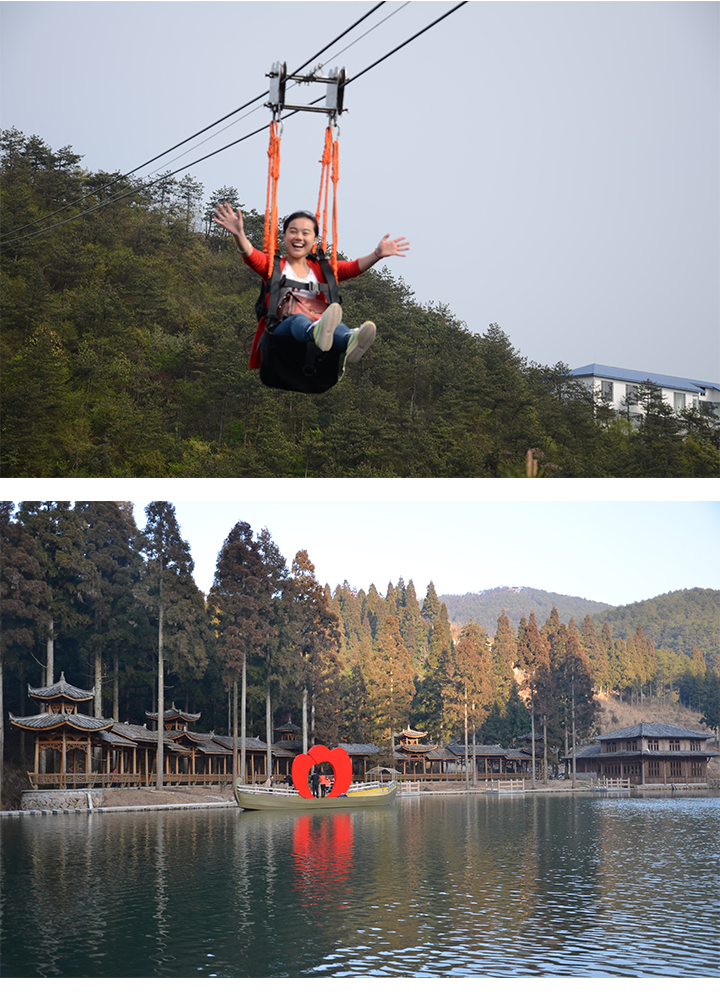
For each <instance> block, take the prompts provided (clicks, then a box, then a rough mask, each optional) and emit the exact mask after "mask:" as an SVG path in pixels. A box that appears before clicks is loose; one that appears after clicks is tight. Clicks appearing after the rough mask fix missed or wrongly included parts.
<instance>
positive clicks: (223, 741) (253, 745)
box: [213, 735, 267, 752]
mask: <svg viewBox="0 0 720 998" xmlns="http://www.w3.org/2000/svg"><path fill="white" fill-rule="evenodd" d="M213 740H214V741H216V742H218V744H219V745H225V746H226V747H227V748H229V749H231V750H232V744H233V739H232V735H213ZM238 748H242V739H241V738H240V736H238ZM245 748H246V749H250V750H251V751H253V752H264V751H265V750H266V749H267V744H266V743H265V742H264V741H262V740H261V739H260V738H246V739H245Z"/></svg>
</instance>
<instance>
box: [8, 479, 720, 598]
mask: <svg viewBox="0 0 720 998" xmlns="http://www.w3.org/2000/svg"><path fill="white" fill-rule="evenodd" d="M13 485H15V483H13ZM207 487H208V488H211V487H212V483H208V486H207ZM358 488H359V487H358V486H357V485H355V484H353V485H352V486H351V487H350V488H347V487H346V488H342V489H339V490H337V491H334V490H333V486H332V484H330V485H329V486H328V488H327V489H323V490H320V489H315V490H314V493H313V494H311V493H304V494H303V493H302V492H297V491H293V489H294V483H285V482H274V483H265V485H264V486H263V488H262V489H261V490H256V491H255V493H254V494H253V492H251V491H250V490H246V489H245V485H244V483H240V484H239V485H238V486H237V487H236V491H237V492H240V491H247V494H248V496H251V495H252V496H253V498H247V499H243V498H239V499H226V500H209V499H179V500H178V499H173V495H179V494H182V491H181V489H179V487H178V485H177V484H176V483H158V487H157V488H153V487H152V486H148V485H147V484H145V483H137V482H136V483H125V484H123V483H121V482H114V483H112V484H109V483H108V484H107V485H105V486H103V487H99V486H97V485H95V486H93V485H91V484H90V483H85V484H84V485H78V484H77V483H75V484H74V485H73V483H65V484H64V486H63V487H62V488H61V489H60V490H56V489H54V490H47V489H42V488H38V487H35V488H33V487H30V488H29V489H26V490H23V491H22V492H18V491H17V488H16V487H14V488H13V492H14V498H15V501H16V502H17V501H20V500H21V499H34V498H42V497H47V495H48V494H52V495H53V496H55V497H56V498H68V499H70V498H72V499H73V500H75V499H89V498H97V499H100V498H105V499H109V498H115V499H126V500H130V501H132V502H134V503H135V515H136V521H137V523H138V525H139V526H141V527H142V526H143V525H144V523H145V516H144V510H145V507H146V506H147V504H148V503H149V502H152V501H153V500H160V499H166V500H168V501H170V502H173V504H174V505H175V509H176V515H177V519H178V523H179V524H180V530H181V534H182V536H183V538H184V540H186V541H187V542H188V543H189V545H190V548H191V552H192V556H193V559H194V561H195V580H196V582H197V584H198V586H199V587H200V588H201V589H202V590H203V591H204V592H205V593H207V592H208V590H209V588H210V586H211V585H212V580H213V575H214V571H215V564H216V561H217V555H218V552H219V551H220V548H221V547H222V544H223V542H224V540H225V538H226V537H227V535H228V534H229V532H230V530H231V529H232V527H233V526H234V525H235V523H237V522H238V521H239V520H243V521H245V522H247V523H249V524H250V526H251V527H252V529H253V532H254V533H255V534H256V535H257V534H259V533H260V531H261V530H262V529H263V527H267V528H268V529H269V531H270V533H271V534H272V537H273V540H274V541H275V543H276V544H277V545H278V547H279V549H280V551H281V552H282V554H283V555H284V557H285V559H286V561H287V563H288V567H289V566H290V565H291V563H292V559H293V557H294V556H295V554H296V553H297V552H298V551H299V550H301V549H303V548H304V549H305V550H307V552H308V554H309V556H310V559H311V561H312V562H313V564H314V565H315V569H316V577H317V579H318V580H319V581H320V582H321V583H322V584H326V583H328V584H329V585H330V587H331V588H333V589H334V588H335V586H336V585H339V584H342V582H343V581H344V580H347V581H348V582H349V584H350V585H351V586H353V587H355V588H357V589H360V588H362V589H365V590H366V591H367V589H368V588H369V586H370V584H371V583H375V585H376V587H377V588H378V590H379V591H380V592H381V593H382V594H383V595H384V594H385V592H386V591H387V585H388V582H392V583H393V584H395V583H396V582H397V581H398V579H399V578H401V577H402V578H403V579H404V580H405V582H406V583H407V582H409V581H410V579H412V580H413V582H414V584H415V588H416V590H417V593H418V597H419V598H420V599H422V598H423V597H424V595H425V592H426V590H427V585H428V583H429V582H430V581H431V580H432V581H433V583H434V585H435V588H436V590H437V592H438V594H439V595H441V594H443V593H445V594H458V593H459V594H462V593H466V592H479V591H481V590H483V589H493V588H495V587H497V586H528V587H531V588H534V589H544V590H547V591H549V592H556V593H559V594H561V595H569V596H581V597H583V598H584V599H591V600H598V601H600V602H605V603H610V604H612V605H614V606H618V605H621V604H627V603H633V602H636V601H638V600H643V599H649V598H651V597H653V596H658V595H660V594H661V593H665V592H671V591H674V590H678V589H691V588H694V587H696V586H699V587H702V588H711V589H718V590H720V559H719V558H718V553H719V552H720V503H718V502H712V501H662V500H654V499H649V500H646V499H638V500H629V501H625V500H610V501H593V500H592V499H588V500H572V499H569V500H553V499H546V500H543V499H540V500H537V501H533V500H522V499H521V500H517V499H513V498H509V499H506V500H504V501H484V500H473V499H469V498H467V495H468V494H469V493H467V492H465V494H464V496H463V493H462V492H458V498H457V499H456V500H449V499H436V498H435V499H433V498H428V499H423V498H421V497H420V496H418V495H417V490H416V492H415V494H414V495H413V494H412V493H411V492H410V491H406V492H404V493H397V498H395V499H387V498H383V497H382V495H381V493H380V492H379V491H378V490H377V489H375V490H373V491H372V492H369V493H366V495H367V498H362V499H359V498H357V496H358V495H359V494H360V493H359V490H358ZM4 491H5V493H6V494H7V492H8V489H5V490H4ZM633 491H634V486H633ZM196 494H197V495H200V494H202V490H200V491H199V492H196ZM205 494H206V495H207V494H208V493H207V492H205ZM225 494H227V492H226V493H225ZM353 494H354V496H355V497H353ZM423 494H424V495H428V496H432V495H433V491H432V488H430V489H428V490H425V489H423ZM496 494H497V495H500V494H501V493H496ZM504 494H505V495H506V496H511V495H512V493H511V492H510V491H508V492H505V493H504ZM516 494H517V493H516ZM537 494H538V495H542V494H543V493H541V492H540V493H537ZM595 494H596V495H598V496H599V495H602V490H599V491H597V492H596V493H595ZM641 494H642V493H641ZM646 494H647V493H646ZM293 496H294V497H293Z"/></svg>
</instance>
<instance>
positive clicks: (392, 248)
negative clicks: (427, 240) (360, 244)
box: [375, 232, 410, 260]
mask: <svg viewBox="0 0 720 998" xmlns="http://www.w3.org/2000/svg"><path fill="white" fill-rule="evenodd" d="M409 249H410V243H409V242H408V241H407V239H406V238H405V236H398V238H397V239H391V238H390V233H389V232H388V234H387V235H386V236H383V238H382V239H381V240H380V242H379V243H378V245H377V249H376V250H375V255H376V256H377V258H378V260H382V258H383V257H385V256H405V254H406V253H407V251H408V250H409Z"/></svg>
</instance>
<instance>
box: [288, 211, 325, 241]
mask: <svg viewBox="0 0 720 998" xmlns="http://www.w3.org/2000/svg"><path fill="white" fill-rule="evenodd" d="M296 218H309V219H310V221H311V222H312V223H313V225H314V226H315V235H316V236H317V235H318V233H319V232H320V226H319V225H318V221H317V218H316V217H315V215H314V214H313V213H312V212H311V211H294V212H293V213H292V215H288V217H287V218H286V219H285V221H284V222H283V235H285V233H286V232H287V228H288V225H290V223H291V222H294V221H295V219H296Z"/></svg>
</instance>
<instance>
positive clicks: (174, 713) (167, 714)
mask: <svg viewBox="0 0 720 998" xmlns="http://www.w3.org/2000/svg"><path fill="white" fill-rule="evenodd" d="M201 716H202V715H201V714H188V713H187V711H184V710H178V708H177V707H176V706H175V704H173V705H172V707H171V708H170V709H169V710H164V711H163V720H164V721H177V720H178V719H179V720H181V721H199V720H200V717H201ZM145 717H149V718H150V720H151V721H157V719H158V712H157V711H151V710H146V711H145Z"/></svg>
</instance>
